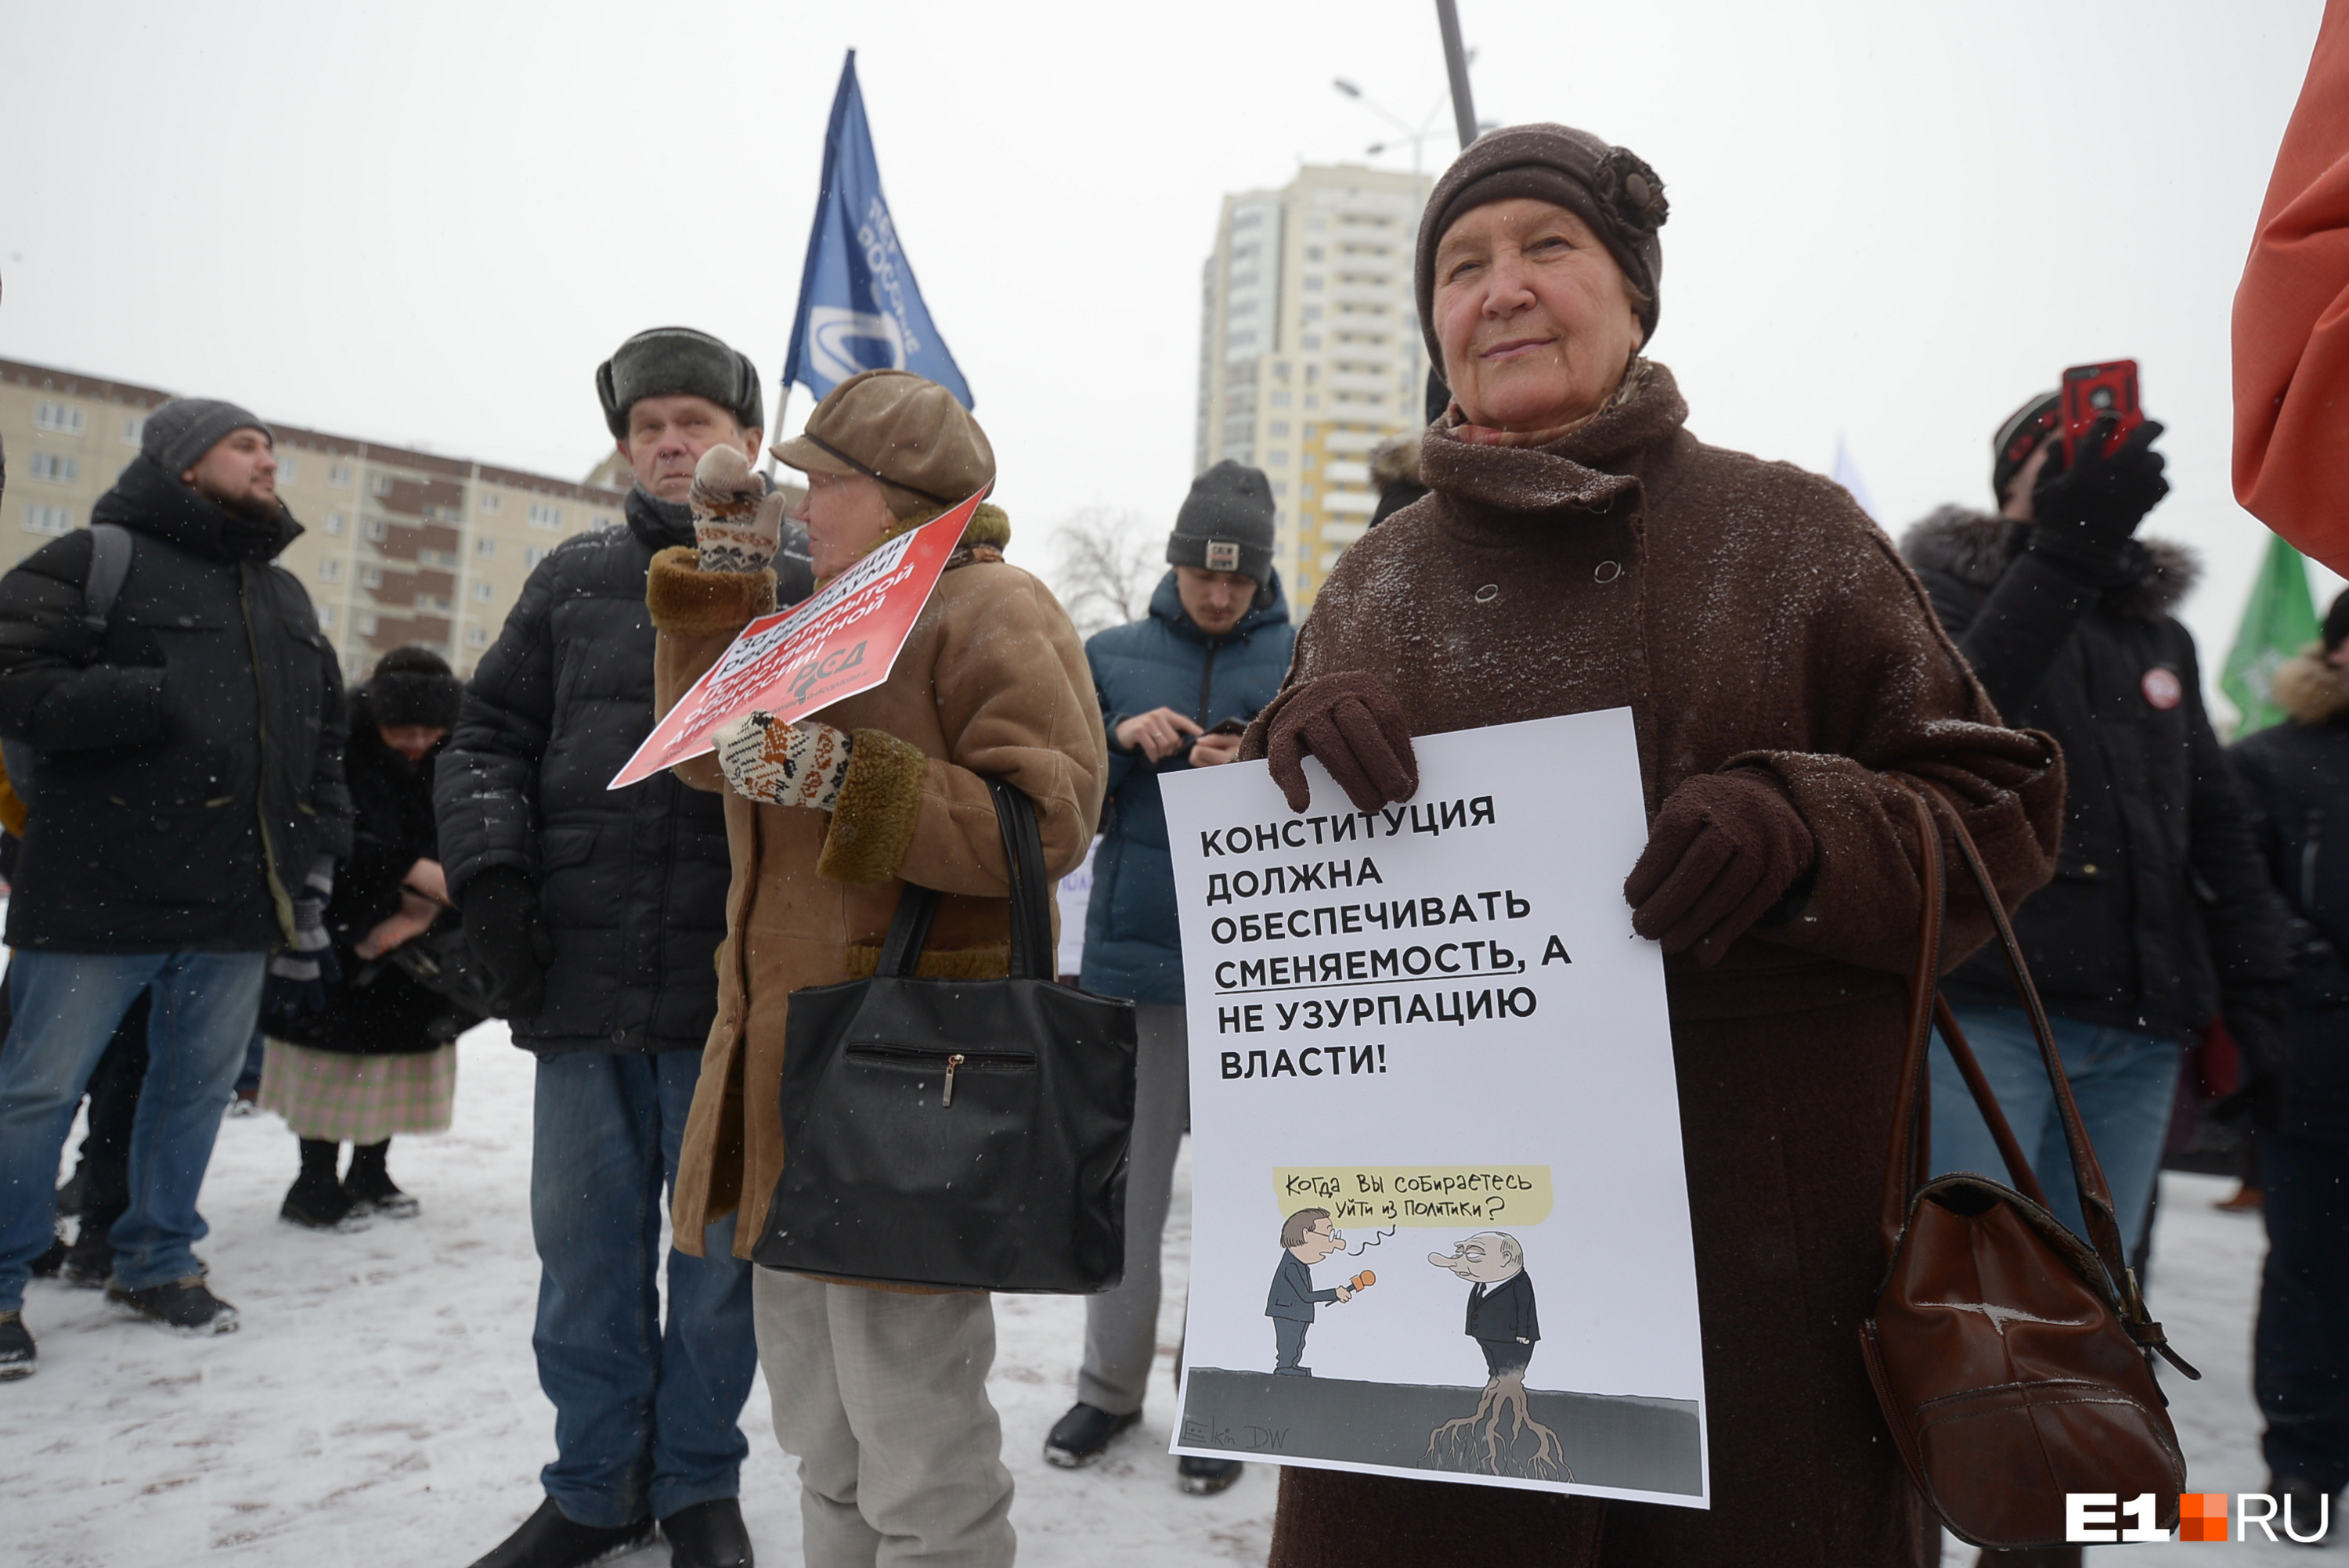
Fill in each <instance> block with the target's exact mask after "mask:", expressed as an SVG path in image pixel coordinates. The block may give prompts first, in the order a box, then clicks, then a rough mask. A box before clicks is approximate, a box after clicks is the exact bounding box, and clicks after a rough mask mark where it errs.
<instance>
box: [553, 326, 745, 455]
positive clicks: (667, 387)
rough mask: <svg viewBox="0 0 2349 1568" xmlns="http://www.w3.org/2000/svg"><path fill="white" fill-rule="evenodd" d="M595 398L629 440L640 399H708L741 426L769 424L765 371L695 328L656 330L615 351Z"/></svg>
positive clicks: (601, 371)
mask: <svg viewBox="0 0 2349 1568" xmlns="http://www.w3.org/2000/svg"><path fill="white" fill-rule="evenodd" d="M595 397H596V399H597V400H598V401H599V402H601V403H602V404H603V405H604V423H605V425H607V426H609V427H610V428H611V431H612V434H613V436H614V437H616V438H619V439H621V440H626V438H627V435H628V410H629V409H630V408H631V407H634V406H635V405H636V399H638V398H639V397H707V398H709V400H710V401H711V402H712V403H715V404H717V405H718V406H719V407H720V408H723V409H725V410H726V411H727V412H728V413H730V414H731V415H733V416H734V418H735V421H736V423H738V424H740V425H743V426H745V427H749V426H754V425H755V426H757V427H759V428H761V429H763V428H766V423H767V403H766V398H765V397H763V396H762V395H761V393H760V391H759V369H758V366H754V365H752V364H751V363H750V357H749V356H747V355H745V354H743V353H742V352H741V351H740V350H739V349H735V348H731V347H729V346H727V345H726V344H725V343H723V342H721V341H719V339H717V338H715V337H712V336H710V335H709V334H708V333H706V332H696V331H694V330H693V328H691V327H689V326H656V327H651V328H648V329H647V330H646V331H643V332H640V333H638V334H636V336H634V337H632V338H630V339H628V341H627V342H626V343H624V344H622V345H620V346H619V347H618V348H616V349H615V350H613V351H612V357H611V358H609V359H606V360H605V361H604V363H603V364H601V365H599V366H596V367H595Z"/></svg>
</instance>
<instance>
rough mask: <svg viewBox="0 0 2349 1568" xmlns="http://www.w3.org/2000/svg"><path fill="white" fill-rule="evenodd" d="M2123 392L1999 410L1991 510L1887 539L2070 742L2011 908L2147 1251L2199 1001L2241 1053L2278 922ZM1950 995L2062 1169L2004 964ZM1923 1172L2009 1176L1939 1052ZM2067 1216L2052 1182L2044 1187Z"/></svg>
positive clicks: (2265, 1034) (2264, 996) (2028, 1136)
mask: <svg viewBox="0 0 2349 1568" xmlns="http://www.w3.org/2000/svg"><path fill="white" fill-rule="evenodd" d="M2161 433H2162V427H2161V425H2160V424H2159V423H2158V422H2157V421H2153V420H2149V419H2146V418H2144V417H2143V415H2142V413H2141V411H2140V410H2139V409H2138V407H2137V366H2135V365H2134V364H2133V363H2130V362H2127V361H2122V362H2119V363H2117V364H2113V365H2104V366H2076V367H2075V368H2074V369H2072V370H2067V371H2065V372H2064V386H2063V388H2062V389H2061V390H2060V391H2056V392H2050V393H2046V394H2044V395H2043V396H2041V397H2034V398H2033V399H2032V400H2031V401H2030V402H2028V403H2025V404H2024V405H2023V407H2021V408H2018V409H2016V410H2015V412H2014V413H2013V414H2012V415H2010V416H2009V417H2008V418H2007V419H2006V421H2005V423H2004V424H2003V425H2002V426H2001V427H2000V428H1999V431H1998V435H1997V437H1996V438H1995V440H1994V442H1993V445H1992V470H1991V488H1992V492H1993V494H1994V496H1995V497H1996V500H1997V502H1998V511H1996V512H1995V513H1990V512H1979V511H1971V510H1969V509H1967V508H1964V507H1960V506H1945V507H1942V508H1940V510H1939V511H1935V512H1933V513H1932V514H1931V515H1930V516H1929V517H1927V518H1926V519H1925V520H1924V521H1921V522H1919V523H1918V524H1916V525H1915V526H1914V527H1912V528H1911V529H1909V531H1908V534H1907V535H1906V537H1905V538H1904V539H1903V540H1902V542H1901V550H1902V552H1903V553H1904V554H1905V555H1906V556H1907V557H1908V559H1909V563H1910V564H1911V565H1912V566H1914V567H1915V568H1916V569H1917V573H1918V575H1919V576H1920V577H1921V578H1922V579H1923V580H1924V583H1925V587H1926V590H1927V592H1928V593H1930V595H1931V597H1932V601H1933V606H1934V609H1935V610H1936V612H1938V613H1939V614H1940V617H1941V621H1942V624H1944V625H1945V626H1946V627H1947V628H1948V630H1949V633H1950V635H1951V638H1952V639H1954V640H1955V641H1956V643H1957V645H1958V647H1959V649H1960V651H1961V652H1962V653H1963V654H1964V655H1965V656H1966V658H1967V659H1968V660H1969V661H1970V662H1971V664H1972V665H1973V667H1974V671H1975V674H1976V675H1977V676H1980V677H1981V680H1982V686H1983V687H1984V689H1986V690H1987V691H1988V692H1989V694H1990V696H1991V699H1992V701H1993V702H1994V703H1996V704H1997V706H1998V709H1999V712H2000V713H2001V714H2002V715H2003V716H2004V717H2005V719H2006V721H2007V722H2008V723H2009V724H2011V725H2013V726H2015V727H2019V728H2029V729H2038V730H2044V731H2045V732H2047V733H2048V734H2050V735H2053V736H2054V738H2055V739H2056V741H2057V742H2058V743H2059V744H2060V745H2061V746H2062V748H2063V750H2064V766H2065V769H2066V772H2067V775H2068V779H2069V789H2068V790H2067V793H2066V799H2065V806H2064V812H2065V819H2066V820H2065V822H2064V839H2063V847H2062V850H2061V851H2060V856H2059V859H2058V861H2057V866H2056V872H2055V880H2054V882H2052V883H2050V884H2049V885H2048V886H2046V887H2044V888H2043V889H2041V890H2040V891H2039V892H2036V893H2033V895H2032V896H2031V898H2030V900H2029V901H2028V902H2027V903H2024V904H2023V909H2022V912H2021V913H2019V914H2018V915H2017V916H2016V917H2015V927H2016V931H2017V934H2019V935H2020V937H2021V938H2022V942H2023V950H2024V953H2025V954H2026V955H2027V956H2028V958H2029V960H2030V963H2031V969H2032V974H2033V976H2034V977H2035V978H2036V979H2037V981H2038V985H2039V990H2040V994H2041V995H2042V997H2043V998H2044V1000H2045V1002H2046V1005H2047V1010H2048V1012H2049V1013H2050V1014H2051V1015H2052V1016H2053V1018H2054V1028H2055V1037H2056V1040H2057V1041H2058V1043H2059V1045H2060V1046H2061V1048H2062V1051H2063V1056H2064V1068H2065V1070H2066V1071H2067V1073H2068V1074H2069V1075H2070V1077H2071V1080H2072V1089H2073V1093H2074V1095H2075V1097H2076V1098H2077V1099H2078V1100H2079V1104H2080V1110H2081V1114H2082V1116H2083V1117H2084V1119H2085V1121H2086V1123H2087V1129H2088V1134H2089V1137H2090V1139H2091V1140H2092V1141H2093V1142H2094V1144H2095V1149H2096V1153H2097V1156H2098V1158H2099V1160H2100V1161H2101V1162H2102V1163H2103V1165H2104V1169H2105V1173H2106V1177H2107V1178H2108V1179H2109V1181H2110V1182H2111V1184H2112V1191H2113V1198H2114V1202H2115V1204H2116V1207H2117V1209H2118V1211H2119V1220H2120V1224H2121V1230H2122V1233H2123V1234H2125V1235H2127V1236H2129V1237H2131V1238H2132V1239H2133V1240H2135V1241H2137V1247H2138V1250H2139V1251H2140V1253H2141V1250H2142V1241H2141V1238H2142V1236H2143V1234H2144V1231H2145V1227H2146V1222H2147V1215H2148V1213H2149V1210H2150V1204H2151V1202H2152V1197H2153V1189H2154V1180H2155V1176H2156V1174H2157V1172H2158V1170H2159V1168H2160V1163H2161V1146H2162V1139H2163V1135H2164V1133H2165V1132H2166V1130H2167V1129H2168V1124H2169V1114H2170V1099H2171V1095H2172V1093H2173V1091H2174V1090H2175V1088H2176V1085H2177V1079H2178V1067H2179V1063H2180V1060H2181V1057H2182V1054H2183V1049H2184V1047H2185V1044H2186V1042H2187V1041H2188V1040H2189V1039H2191V1038H2193V1037H2196V1036H2197V1035H2199V1033H2200V1031H2201V1030H2202V1029H2203V1027H2204V1026H2206V1025H2208V1024H2209V1022H2210V1020H2211V1018H2212V1017H2213V1016H2224V1017H2225V1019H2226V1021H2227V1024H2228V1026H2229V1028H2230V1030H2231V1031H2233V1033H2234V1035H2235V1037H2236V1038H2237V1039H2238V1040H2240V1041H2241V1042H2242V1043H2243V1045H2244V1046H2245V1047H2246V1048H2247V1049H2249V1050H2251V1052H2253V1053H2254V1055H2255V1056H2256V1054H2257V1053H2258V1052H2259V1051H2260V1049H2261V1047H2262V1046H2264V1045H2265V1044H2266V1043H2268V1042H2271V1041H2272V1040H2274V1039H2275V1038H2276V1037H2277V1036H2278V1032H2279V1031H2280V1029H2281V1028H2282V1022H2283V1012H2282V1008H2283V986H2284V985H2285V983H2286V982H2287V981H2288V980H2289V978H2290V975H2289V972H2288V970H2287V968H2286V966H2285V963H2284V958H2283V943H2282V928H2281V923H2280V916H2279V912H2278V911H2277V909H2276V907H2275V904H2274V902H2273V899H2272V896H2271V893H2270V892H2269V891H2268V888H2267V885H2266V883H2265V881H2264V879H2263V877H2262V874H2261V863H2260V861H2259V859H2258V856H2257V852H2256V851H2255V849H2254V846H2253V844H2252V841H2251V831H2250V829H2249V826H2248V824H2247V822H2246V819H2245V816H2244V810H2243V804H2242V800H2241V799H2240V796H2239V794H2238V792H2237V789H2236V786H2235V781H2234V779H2233V777H2232V775H2231V774H2230V772H2229V770H2228V767H2227V763H2226V759H2225V757H2224V756H2223V754H2222V753H2221V751H2220V745H2219V738H2218V736H2217V734H2216V733H2215V732H2214V731H2213V729H2212V728H2211V725H2210V719H2209V714H2208V713H2207V712H2206V711H2205V709H2204V707H2203V703H2202V676H2201V669H2200V665H2199V663H2198V661H2197V658H2196V655H2195V648H2194V639H2193V637H2192V636H2191V635H2190V634H2189V633H2188V632H2187V630H2186V628H2185V627H2184V626H2183V625H2181V624H2178V621H2177V620H2176V619H2175V617H2174V616H2173V615H2172V614H2171V612H2172V611H2173V610H2174V609H2175V608H2176V607H2177V605H2178V603H2179V602H2180V601H2181V600H2183V599H2184V598H2185V596H2186V595H2187V593H2189V592H2190V591H2191V590H2192V588H2193V586H2194V583H2195V580H2196V577H2197V575H2198V573H2199V563H2198V562H2196V561H2195V559H2194V557H2193V556H2192V555H2190V554H2189V553H2188V552H2186V551H2184V550H2182V549H2180V548H2178V546H2176V545H2173V544H2168V543H2165V542H2161V541H2158V540H2144V539H2140V538H2138V537H2137V529H2138V526H2139V524H2141V523H2142V522H2143V521H2145V519H2146V517H2147V514H2148V513H2150V512H2151V511H2153V509H2154V508H2155V507H2156V506H2157V505H2158V504H2159V503H2160V501H2161V499H2162V498H2163V497H2164V496H2166V495H2167V494H2168V493H2169V482H2168V480H2167V479H2165V478H2164V477H2163V472H2162V469H2163V466H2164V465H2163V459H2162V456H2161V454H2160V453H2159V452H2157V451H2155V450H2154V449H2153V448H2154V443H2155V442H2156V441H2157V440H2158V439H2159V438H2160V436H2161ZM1945 989H1946V990H1947V992H1948V994H1949V996H1950V999H1951V1006H1952V1007H1953V1008H1954V1009H1955V1011H1956V1014H1957V1017H1958V1022H1959V1025H1960V1026H1961V1027H1962V1028H1963V1029H1964V1030H1965V1031H1966V1035H1967V1037H1968V1039H1969V1040H1970V1041H1971V1043H1972V1045H1973V1047H1974V1051H1975V1054H1976V1055H1977V1056H1978V1057H1981V1059H1982V1068H1983V1070H1984V1071H1985V1072H1986V1073H1988V1074H1989V1076H1990V1080H1991V1083H1992V1087H1993V1088H1996V1089H1997V1091H1998V1096H1999V1101H2000V1103H2001V1105H2002V1106H2003V1107H2004V1109H2005V1110H2006V1113H2007V1118H2008V1119H2009V1120H2010V1121H2011V1122H2012V1123H2013V1127H2014V1131H2015V1136H2016V1137H2017V1139H2019V1140H2021V1142H2022V1144H2023V1150H2024V1152H2025V1153H2026V1154H2029V1155H2030V1156H2031V1157H2032V1160H2033V1166H2034V1168H2035V1169H2036V1170H2038V1171H2040V1172H2041V1173H2042V1174H2043V1175H2044V1174H2045V1173H2046V1172H2048V1171H2054V1172H2057V1173H2059V1174H2060V1172H2061V1171H2063V1170H2064V1156H2063V1153H2062V1149H2063V1135H2062V1131H2061V1130H2060V1128H2059V1127H2058V1125H2057V1122H2056V1119H2055V1115H2054V1107H2053V1103H2052V1098H2051V1092H2052V1091H2051V1090H2050V1088H2049V1087H2048V1083H2047V1079H2046V1077H2045V1074H2044V1072H2043V1071H2042V1070H2041V1068H2040V1066H2039V1060H2038V1047H2037V1046H2036V1045H2035V1044H2034V1043H2033V1037H2032V1032H2031V1027H2030V1024H2029V1021H2028V1019H2027V1018H2026V1017H2025V1016H2024V1015H2023V1011H2022V1009H2021V1008H2020V1007H2019V1006H2017V1005H2016V1002H2015V998H2014V995H2013V989H2012V984H2011V982H2010V981H2009V980H2008V978H2007V975H2006V974H2005V973H2004V969H2003V965H2002V960H2001V959H2000V958H1999V957H1998V956H1997V955H1996V954H1979V955H1977V956H1976V957H1974V958H1973V959H1971V961H1969V962H1968V963H1967V964H1966V965H1963V966H1962V967H1961V968H1960V969H1958V970H1957V971H1956V972H1955V973H1953V974H1952V975H1951V976H1950V978H1949V980H1948V982H1947V983H1946V985H1945ZM1932 1099H1933V1129H1932V1138H1933V1162H1934V1170H1935V1171H1936V1172H1937V1173H1938V1172H1941V1171H1977V1172H1981V1173H1983V1174H1987V1175H1990V1176H1992V1177H2002V1175H2003V1171H2004V1166H2003V1163H2002V1161H2001V1160H2000V1158H1999V1155H1998V1152H1997V1150H1996V1148H1995V1147H1994V1146H1993V1144H1992V1141H1991V1138H1990V1133H1989V1130H1988V1129H1987V1128H1986V1127H1985V1126H1984V1124H1983V1122H1982V1117H1981V1115H1980V1114H1979V1113H1978V1112H1977V1111H1976V1110H1975V1109H1974V1105H1973V1100H1972V1099H1971V1096H1970V1095H1969V1094H1968V1093H1967V1092H1966V1089H1965V1088H1964V1085H1963V1084H1962V1082H1961V1080H1960V1078H1959V1077H1958V1074H1957V1068H1956V1065H1955V1063H1954V1062H1953V1061H1951V1057H1950V1056H1949V1053H1948V1052H1947V1051H1946V1050H1945V1049H1942V1048H1941V1047H1939V1046H1938V1045H1937V1046H1936V1047H1935V1049H1934V1055H1933V1097H1932ZM2048 1188H2049V1192H2050V1195H2051V1196H2052V1197H2053V1199H2054V1204H2055V1208H2056V1212H2057V1214H2058V1216H2059V1217H2060V1218H2062V1219H2063V1220H2064V1222H2065V1223H2067V1224H2069V1225H2071V1226H2073V1227H2074V1228H2075V1229H2077V1228H2078V1227H2079V1226H2080V1225H2081V1223H2082V1220H2081V1216H2080V1214H2079V1213H2078V1212H2077V1210H2078V1200H2077V1198H2076V1197H2075V1194H2074V1192H2073V1191H2072V1189H2071V1186H2070V1184H2069V1183H2068V1182H2065V1181H2060V1180H2058V1181H2050V1182H2049V1183H2048Z"/></svg>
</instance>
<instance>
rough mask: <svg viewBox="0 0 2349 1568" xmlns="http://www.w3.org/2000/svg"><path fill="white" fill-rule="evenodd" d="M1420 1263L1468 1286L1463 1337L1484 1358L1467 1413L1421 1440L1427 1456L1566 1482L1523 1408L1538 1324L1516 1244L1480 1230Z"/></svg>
mask: <svg viewBox="0 0 2349 1568" xmlns="http://www.w3.org/2000/svg"><path fill="white" fill-rule="evenodd" d="M1427 1261H1428V1262H1429V1263H1431V1264H1434V1265H1435V1266H1436V1267H1437V1268H1440V1269H1449V1270H1450V1271H1451V1272H1452V1273H1454V1274H1457V1275H1459V1276H1460V1277H1461V1278H1462V1279H1464V1280H1466V1281H1467V1282H1468V1337H1469V1338H1471V1339H1473V1340H1475V1342H1476V1348H1477V1349H1479V1350H1481V1351H1483V1352H1484V1353H1485V1391H1484V1396H1483V1398H1480V1399H1479V1400H1478V1401H1477V1404H1476V1409H1475V1414H1473V1415H1467V1416H1462V1417H1460V1418H1458V1419H1456V1420H1451V1421H1446V1422H1444V1424H1443V1425H1442V1426H1440V1427H1438V1428H1436V1429H1435V1430H1434V1431H1433V1432H1431V1433H1429V1434H1428V1439H1427V1453H1428V1457H1429V1458H1430V1459H1432V1460H1436V1461H1437V1462H1438V1463H1441V1464H1443V1465H1444V1466H1445V1468H1447V1469H1468V1470H1484V1471H1485V1472H1486V1473H1488V1474H1492V1475H1522V1476H1527V1477H1532V1478H1535V1479H1537V1480H1573V1479H1574V1471H1573V1470H1572V1469H1570V1468H1569V1467H1568V1465H1567V1463H1566V1450H1565V1447H1564V1445H1562V1444H1561V1443H1560V1442H1559V1441H1558V1438H1557V1433H1556V1432H1554V1431H1552V1430H1551V1429H1549V1428H1547V1427H1546V1426H1544V1425H1542V1423H1541V1422H1539V1421H1537V1420H1536V1419H1534V1418H1533V1413H1532V1410H1531V1408H1529V1407H1528V1406H1527V1404H1526V1368H1527V1367H1530V1366H1532V1365H1533V1358H1534V1346H1536V1345H1537V1344H1538V1343H1539V1342H1540V1340H1541V1319H1540V1318H1539V1317H1538V1316H1537V1315H1536V1313H1535V1308H1534V1282H1533V1277H1532V1276H1531V1275H1530V1274H1526V1249H1525V1246H1524V1244H1523V1243H1520V1242H1519V1241H1518V1240H1517V1238H1516V1237H1515V1236H1513V1235H1510V1234H1508V1233H1506V1232H1504V1231H1484V1232H1480V1233H1477V1234H1475V1235H1473V1236H1470V1237H1468V1238H1467V1239H1466V1240H1465V1241H1461V1242H1455V1243H1453V1246H1452V1250H1451V1252H1449V1253H1428V1254H1427ZM1504 1418H1507V1419H1508V1420H1509V1421H1510V1423H1511V1425H1510V1428H1509V1434H1508V1436H1507V1437H1506V1439H1504V1438H1503V1437H1502V1435H1501V1423H1502V1420H1503V1419H1504ZM1528 1431H1531V1432H1532V1433H1533V1451H1532V1452H1531V1453H1529V1454H1523V1455H1521V1454H1520V1452H1519V1449H1520V1446H1521V1443H1522V1441H1523V1439H1524V1438H1525V1436H1526V1432H1528ZM1480 1448H1481V1449H1482V1450H1483V1451H1482V1454H1481V1456H1480V1455H1479V1453H1478V1451H1477V1450H1478V1449H1480Z"/></svg>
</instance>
